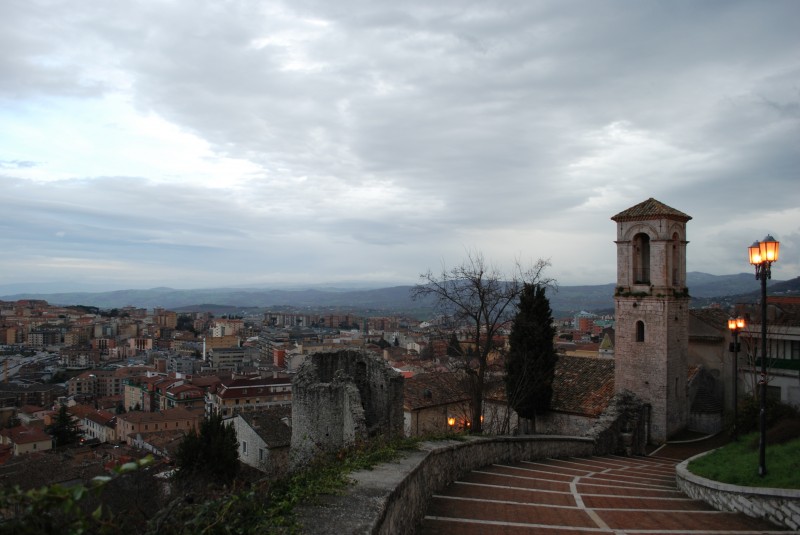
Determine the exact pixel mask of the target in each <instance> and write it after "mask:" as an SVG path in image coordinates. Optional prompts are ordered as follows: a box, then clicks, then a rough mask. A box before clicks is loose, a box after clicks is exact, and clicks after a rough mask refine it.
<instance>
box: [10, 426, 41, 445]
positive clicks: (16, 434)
mask: <svg viewBox="0 0 800 535" xmlns="http://www.w3.org/2000/svg"><path fill="white" fill-rule="evenodd" d="M0 435H3V436H4V437H7V438H8V439H9V440H10V441H11V442H13V443H14V444H31V443H33V442H45V441H47V440H52V439H53V437H51V436H50V435H48V434H47V433H45V432H44V430H43V429H39V428H38V427H27V426H24V425H18V426H17V427H10V428H8V429H3V430H2V431H0Z"/></svg>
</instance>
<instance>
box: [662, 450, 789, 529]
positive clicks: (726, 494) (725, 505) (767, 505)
mask: <svg viewBox="0 0 800 535" xmlns="http://www.w3.org/2000/svg"><path fill="white" fill-rule="evenodd" d="M707 453H709V452H706V453H701V454H700V455H695V456H694V457H692V458H691V459H687V460H685V461H683V462H682V463H681V464H679V465H678V467H677V470H676V478H677V481H678V488H679V489H680V490H682V491H683V492H684V493H685V494H686V495H688V496H689V497H690V498H695V499H697V500H703V501H704V502H706V503H708V504H709V505H711V506H712V507H714V508H715V509H717V510H720V511H736V512H741V513H744V514H746V515H747V516H751V517H754V518H764V519H766V520H769V521H770V522H772V523H773V524H777V525H778V526H784V527H787V528H789V529H791V530H798V529H800V490H794V489H764V488H758V487H741V486H739V485H730V484H727V483H720V482H718V481H712V480H710V479H705V478H703V477H700V476H697V475H695V474H693V473H691V472H689V468H688V466H689V463H690V462H691V461H692V460H693V459H697V458H698V457H702V456H703V455H706V454H707ZM754 469H755V468H754Z"/></svg>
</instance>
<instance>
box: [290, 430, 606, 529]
mask: <svg viewBox="0 0 800 535" xmlns="http://www.w3.org/2000/svg"><path fill="white" fill-rule="evenodd" d="M420 447H421V449H422V451H418V452H413V453H412V454H410V455H409V456H407V457H406V458H404V459H402V460H400V461H398V462H395V463H386V464H383V465H380V466H378V467H376V468H375V469H374V470H368V471H361V472H356V473H354V474H352V476H351V477H352V478H353V479H354V480H355V484H354V485H353V486H351V487H350V488H349V489H348V490H347V492H346V493H345V494H344V495H343V496H326V497H324V498H323V499H322V502H321V503H320V504H318V505H315V506H304V507H300V508H298V509H297V510H296V513H297V515H298V518H299V520H300V522H301V524H302V525H303V532H304V533H308V534H312V535H327V534H337V535H338V534H341V533H369V534H388V535H395V534H397V533H414V530H415V529H416V528H417V526H418V525H419V523H420V522H421V521H422V519H423V517H424V515H425V511H426V510H427V509H428V505H429V502H430V498H431V496H433V494H434V493H436V492H438V491H440V490H441V489H443V488H444V487H446V486H447V485H449V484H450V483H452V482H453V481H456V480H457V479H459V478H461V477H463V476H464V475H465V474H467V473H468V472H470V471H472V470H475V469H477V468H480V467H482V466H486V465H489V464H494V463H504V464H510V463H516V462H519V461H524V460H534V459H543V458H553V457H572V456H575V457H578V456H580V457H585V456H588V455H591V454H592V453H593V452H594V448H595V445H594V441H593V440H592V439H589V438H582V437H563V436H541V435H537V436H517V437H487V438H483V437H479V438H468V439H467V440H466V441H464V442H456V441H442V442H425V443H422V444H421V446H420Z"/></svg>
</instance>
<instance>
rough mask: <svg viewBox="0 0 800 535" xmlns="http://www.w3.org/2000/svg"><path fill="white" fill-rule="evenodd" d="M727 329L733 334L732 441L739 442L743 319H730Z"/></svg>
mask: <svg viewBox="0 0 800 535" xmlns="http://www.w3.org/2000/svg"><path fill="white" fill-rule="evenodd" d="M728 329H730V331H731V333H733V346H732V347H731V350H732V351H733V440H739V429H738V428H737V427H736V422H737V421H738V420H739V333H740V332H741V330H742V329H744V318H743V317H741V316H739V317H737V318H730V319H729V320H728Z"/></svg>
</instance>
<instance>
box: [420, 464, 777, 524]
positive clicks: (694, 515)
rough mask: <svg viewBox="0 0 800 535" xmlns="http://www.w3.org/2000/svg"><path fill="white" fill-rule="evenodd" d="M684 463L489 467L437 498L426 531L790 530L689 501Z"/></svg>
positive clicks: (464, 479)
mask: <svg viewBox="0 0 800 535" xmlns="http://www.w3.org/2000/svg"><path fill="white" fill-rule="evenodd" d="M662 455H663V454H662ZM678 456H682V455H678ZM680 461H681V459H676V458H670V457H666V456H659V455H656V456H651V457H616V456H606V457H588V458H567V459H545V460H541V461H531V462H521V463H518V464H515V465H508V466H506V465H491V466H486V467H484V468H481V469H479V470H475V471H473V472H471V473H469V474H467V475H466V476H465V477H463V478H462V479H460V480H459V481H456V482H454V483H453V484H452V485H450V486H449V487H448V488H446V489H444V491H443V492H442V493H440V494H436V495H434V497H433V498H432V500H431V503H430V505H429V507H428V511H427V513H426V516H425V519H424V520H423V523H422V526H421V528H420V530H419V531H418V533H419V534H420V535H443V534H468V535H473V534H492V535H496V534H497V535H522V534H525V535H530V534H533V533H536V534H547V533H553V534H558V535H572V534H582V535H587V534H591V533H610V534H616V535H624V534H645V533H646V534H649V535H657V534H665V535H666V534H673V535H674V534H697V535H699V534H723V533H725V534H767V533H781V534H785V533H787V532H786V531H784V530H781V529H780V528H778V527H776V526H774V525H772V524H770V523H769V522H766V521H762V520H757V519H753V518H749V517H747V516H745V515H743V514H738V513H726V512H720V511H716V510H715V509H713V508H711V507H710V506H709V505H707V504H705V503H704V502H701V501H698V500H692V499H690V498H687V497H686V496H685V495H684V494H682V493H681V492H680V491H679V490H678V489H677V487H676V484H675V466H676V465H677V464H678V463H679V462H680Z"/></svg>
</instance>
